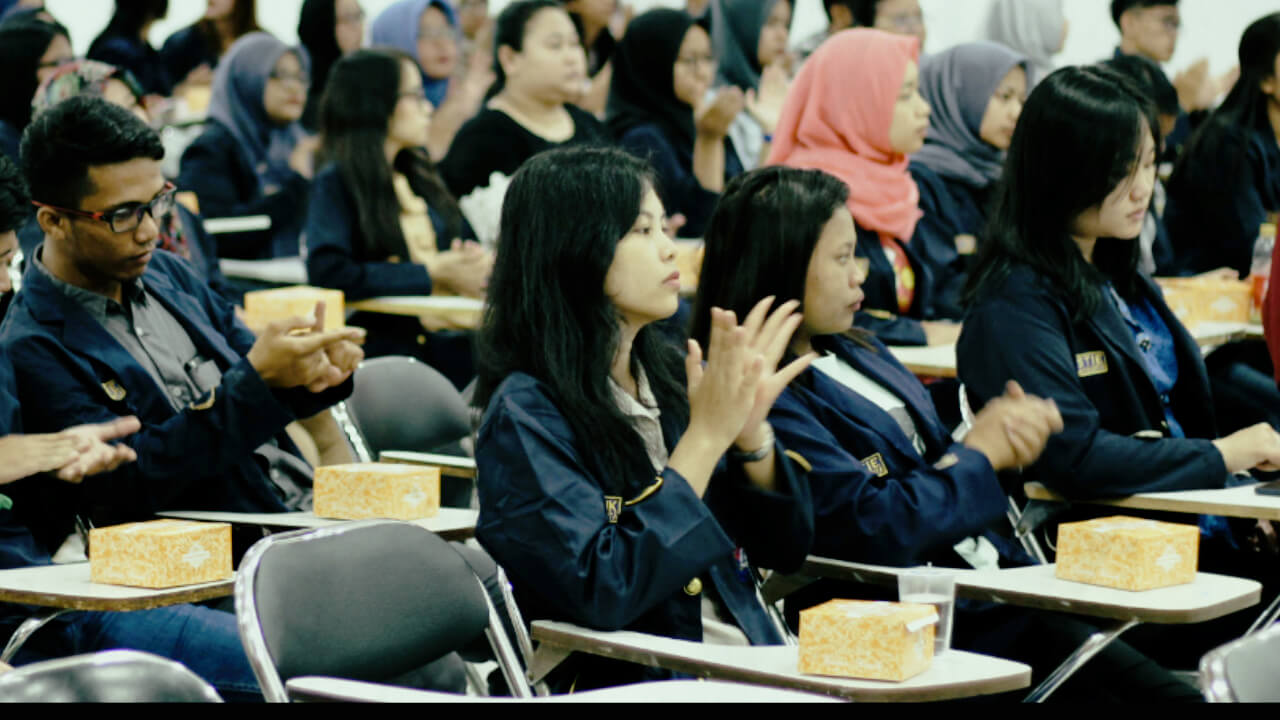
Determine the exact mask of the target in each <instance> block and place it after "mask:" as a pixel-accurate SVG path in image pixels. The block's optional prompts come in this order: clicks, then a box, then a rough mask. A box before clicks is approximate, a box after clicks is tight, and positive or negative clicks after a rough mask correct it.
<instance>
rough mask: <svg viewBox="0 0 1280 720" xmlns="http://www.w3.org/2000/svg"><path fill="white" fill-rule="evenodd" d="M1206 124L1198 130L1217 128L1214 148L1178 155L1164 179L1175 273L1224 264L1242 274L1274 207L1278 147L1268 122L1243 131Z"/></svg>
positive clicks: (1279, 191)
mask: <svg viewBox="0 0 1280 720" xmlns="http://www.w3.org/2000/svg"><path fill="white" fill-rule="evenodd" d="M1210 123H1211V124H1210V125H1207V126H1206V127H1204V128H1203V129H1202V130H1201V132H1217V133H1220V134H1221V136H1222V138H1223V143H1222V144H1221V145H1220V150H1219V151H1218V152H1215V153H1213V157H1207V156H1206V157H1200V155H1203V154H1204V153H1203V152H1202V153H1199V154H1197V155H1187V156H1185V157H1183V158H1181V160H1180V161H1179V163H1178V167H1177V169H1176V170H1175V172H1174V175H1173V177H1172V178H1170V180H1169V185H1168V190H1169V203H1168V206H1167V208H1166V209H1165V214H1164V222H1165V225H1166V226H1167V227H1168V230H1169V239H1170V241H1171V242H1172V244H1173V250H1174V258H1175V263H1176V267H1175V269H1176V270H1178V271H1179V274H1185V275H1193V274H1196V273H1202V272H1208V271H1209V270H1215V269H1217V268H1220V267H1229V268H1234V269H1235V270H1236V271H1237V272H1239V273H1240V274H1241V275H1242V276H1243V275H1245V274H1247V273H1248V272H1249V266H1250V265H1251V264H1252V261H1253V244H1254V241H1256V240H1257V239H1258V226H1259V225H1261V224H1262V223H1264V222H1266V220H1267V214H1268V213H1273V212H1277V211H1280V146H1277V145H1276V137H1275V133H1274V132H1273V131H1272V130H1271V128H1270V127H1267V128H1266V129H1265V130H1262V129H1259V130H1253V131H1247V132H1245V131H1241V130H1239V129H1237V128H1221V127H1219V124H1218V123H1217V122H1216V121H1210ZM1236 157H1240V158H1242V160H1241V163H1240V164H1239V165H1238V166H1237V165H1235V163H1234V161H1233V158H1236Z"/></svg>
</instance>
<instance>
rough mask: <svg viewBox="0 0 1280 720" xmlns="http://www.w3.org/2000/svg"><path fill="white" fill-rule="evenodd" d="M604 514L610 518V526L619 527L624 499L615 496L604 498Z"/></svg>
mask: <svg viewBox="0 0 1280 720" xmlns="http://www.w3.org/2000/svg"><path fill="white" fill-rule="evenodd" d="M604 514H605V515H607V516H608V517H609V524H610V525H617V524H618V518H619V517H620V516H621V515H622V498H620V497H616V496H614V495H605V496H604Z"/></svg>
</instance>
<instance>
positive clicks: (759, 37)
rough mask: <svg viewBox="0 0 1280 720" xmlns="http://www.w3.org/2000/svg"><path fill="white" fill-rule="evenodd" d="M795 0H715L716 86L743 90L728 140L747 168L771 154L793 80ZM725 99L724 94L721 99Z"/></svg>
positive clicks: (749, 168) (713, 35) (713, 28)
mask: <svg viewBox="0 0 1280 720" xmlns="http://www.w3.org/2000/svg"><path fill="white" fill-rule="evenodd" d="M791 7H792V6H791V0H767V1H766V2H762V1H761V0H714V1H713V2H712V3H711V43H712V47H713V48H714V54H715V59H716V83H715V84H716V87H718V88H721V89H725V88H728V89H731V90H732V89H735V88H736V90H737V91H738V92H741V93H742V96H741V97H742V106H741V107H742V109H744V110H745V111H746V112H739V113H738V114H737V115H736V116H735V117H734V119H733V125H732V126H730V128H729V139H730V141H731V142H732V147H733V150H734V152H735V153H736V154H737V156H738V163H739V164H740V165H742V167H743V169H744V170H751V169H752V168H756V167H759V166H760V165H762V164H764V161H765V159H766V158H768V157H769V149H770V147H771V143H772V142H773V134H774V132H775V131H776V130H777V127H778V116H779V115H780V114H781V113H782V104H783V102H785V101H786V98H787V88H788V87H789V86H790V82H791V57H790V56H789V55H788V54H787V39H788V37H789V34H790V31H791ZM717 100H718V101H721V99H720V98H717Z"/></svg>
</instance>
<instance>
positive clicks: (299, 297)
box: [244, 285, 347, 331]
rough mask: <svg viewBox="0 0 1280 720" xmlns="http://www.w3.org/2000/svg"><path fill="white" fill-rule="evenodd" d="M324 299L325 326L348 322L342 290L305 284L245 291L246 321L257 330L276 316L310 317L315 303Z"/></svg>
mask: <svg viewBox="0 0 1280 720" xmlns="http://www.w3.org/2000/svg"><path fill="white" fill-rule="evenodd" d="M318 302H323V303H324V328H323V329H325V330H334V329H336V328H340V327H343V326H344V325H345V324H346V322H347V314H346V305H345V298H344V296H343V294H342V291H341V290H326V289H324V288H316V287H310V286H308V285H294V286H292V287H283V288H275V289H273V290H255V291H253V292H247V293H245V294H244V315H245V324H246V325H248V326H249V327H250V328H253V329H254V330H256V331H260V330H262V328H264V327H266V326H267V325H269V324H271V323H273V322H276V321H277V320H287V319H288V318H291V317H313V316H314V315H315V312H316V303H318Z"/></svg>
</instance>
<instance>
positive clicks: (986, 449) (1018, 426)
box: [964, 380, 1062, 472]
mask: <svg viewBox="0 0 1280 720" xmlns="http://www.w3.org/2000/svg"><path fill="white" fill-rule="evenodd" d="M1061 431H1062V414H1061V413H1059V412H1058V406H1057V405H1056V404H1054V402H1053V401H1052V400H1044V399H1041V398H1038V397H1035V396H1034V395H1027V394H1026V393H1025V392H1023V390H1022V387H1021V386H1020V385H1018V383H1016V382H1014V381H1012V380H1010V381H1009V383H1008V384H1007V385H1006V386H1005V393H1004V395H1001V396H1000V397H998V398H996V399H994V400H992V401H991V402H989V403H987V405H986V407H984V408H982V411H981V412H979V413H978V415H977V417H975V418H974V421H973V427H972V428H971V429H970V430H969V434H968V435H966V436H965V439H964V444H965V445H966V446H967V447H970V448H972V449H974V450H977V451H978V452H980V453H982V454H983V455H985V456H986V457H987V460H988V461H989V462H990V463H991V467H992V469H994V470H995V471H996V472H1000V471H1002V470H1008V469H1011V468H1022V467H1025V466H1027V465H1030V464H1031V463H1033V462H1035V461H1036V459H1037V458H1039V457H1040V453H1042V452H1044V446H1045V445H1046V444H1047V443H1048V442H1049V436H1050V435H1053V434H1055V433H1058V432H1061Z"/></svg>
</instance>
